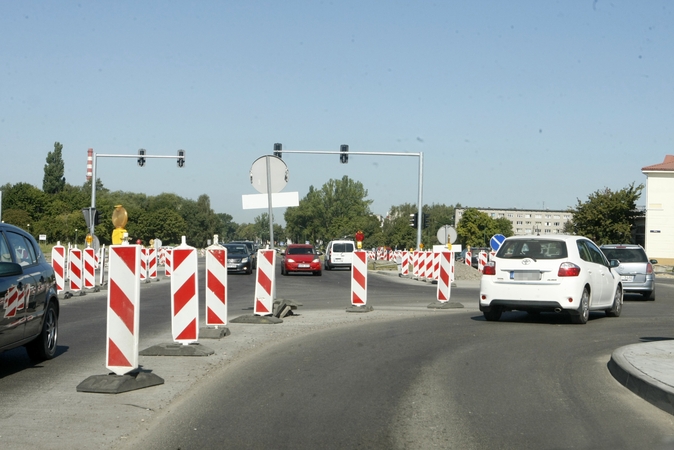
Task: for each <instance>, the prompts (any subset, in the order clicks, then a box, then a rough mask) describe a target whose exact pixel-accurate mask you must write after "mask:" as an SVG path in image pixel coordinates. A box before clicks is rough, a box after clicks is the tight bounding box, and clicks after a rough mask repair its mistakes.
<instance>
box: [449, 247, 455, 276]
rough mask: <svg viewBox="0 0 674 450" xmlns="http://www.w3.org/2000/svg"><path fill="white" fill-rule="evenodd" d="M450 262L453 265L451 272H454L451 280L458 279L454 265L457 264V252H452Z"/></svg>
mask: <svg viewBox="0 0 674 450" xmlns="http://www.w3.org/2000/svg"><path fill="white" fill-rule="evenodd" d="M449 263H450V264H451V266H452V269H451V272H450V273H451V274H452V277H451V279H450V280H451V281H452V282H454V281H456V272H455V271H454V267H455V266H456V253H454V252H451V256H450V259H449Z"/></svg>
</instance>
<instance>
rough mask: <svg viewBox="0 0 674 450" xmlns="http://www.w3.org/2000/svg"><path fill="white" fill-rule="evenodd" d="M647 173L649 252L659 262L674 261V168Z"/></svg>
mask: <svg viewBox="0 0 674 450" xmlns="http://www.w3.org/2000/svg"><path fill="white" fill-rule="evenodd" d="M644 173H645V174H646V201H647V206H646V228H645V234H646V239H645V241H646V245H645V248H646V253H647V254H648V257H649V258H651V259H657V260H658V264H661V265H674V172H670V171H648V172H644Z"/></svg>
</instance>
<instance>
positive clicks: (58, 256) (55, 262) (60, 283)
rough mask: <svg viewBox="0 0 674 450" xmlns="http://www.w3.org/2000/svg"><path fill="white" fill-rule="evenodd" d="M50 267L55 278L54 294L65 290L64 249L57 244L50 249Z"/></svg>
mask: <svg viewBox="0 0 674 450" xmlns="http://www.w3.org/2000/svg"><path fill="white" fill-rule="evenodd" d="M51 265H52V267H53V268H54V275H55V278H56V294H57V295H58V294H60V293H61V292H63V290H64V289H65V267H66V248H65V247H64V246H62V245H61V242H57V243H56V245H55V246H54V247H52V249H51Z"/></svg>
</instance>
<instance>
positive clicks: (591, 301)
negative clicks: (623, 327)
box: [479, 235, 623, 324]
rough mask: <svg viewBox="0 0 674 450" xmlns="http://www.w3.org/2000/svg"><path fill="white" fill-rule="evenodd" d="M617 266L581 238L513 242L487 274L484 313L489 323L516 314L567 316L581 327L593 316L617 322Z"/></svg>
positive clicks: (506, 245) (619, 286) (482, 286)
mask: <svg viewBox="0 0 674 450" xmlns="http://www.w3.org/2000/svg"><path fill="white" fill-rule="evenodd" d="M618 265H619V262H618V261H617V260H615V259H612V260H611V261H610V262H609V261H608V260H607V259H606V256H604V253H602V251H601V250H599V247H598V246H597V245H596V244H595V243H594V242H592V241H591V240H590V239H587V238H585V237H582V236H562V235H558V236H554V237H548V236H514V237H509V238H507V239H506V240H505V241H503V244H502V245H501V247H500V248H499V250H498V252H496V256H495V257H494V258H493V259H492V261H491V262H489V263H488V264H487V266H486V267H485V268H484V272H483V274H482V278H481V281H480V299H479V307H480V311H482V312H483V314H484V317H485V319H487V320H489V321H495V320H499V319H500V317H501V313H503V312H504V311H515V310H518V311H527V312H529V313H533V314H536V313H539V312H544V311H554V312H565V313H568V314H569V315H570V316H571V320H572V321H573V322H574V323H579V324H584V323H586V322H587V320H588V318H589V315H590V311H604V312H605V313H606V315H607V316H609V317H618V316H620V313H621V311H622V305H623V286H622V281H621V278H620V275H619V274H618V272H617V271H616V268H617V267H618Z"/></svg>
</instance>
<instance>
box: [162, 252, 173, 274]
mask: <svg viewBox="0 0 674 450" xmlns="http://www.w3.org/2000/svg"><path fill="white" fill-rule="evenodd" d="M165 255H166V259H165V260H164V276H165V277H167V278H170V277H171V258H173V249H172V248H167V249H166V250H165Z"/></svg>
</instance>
